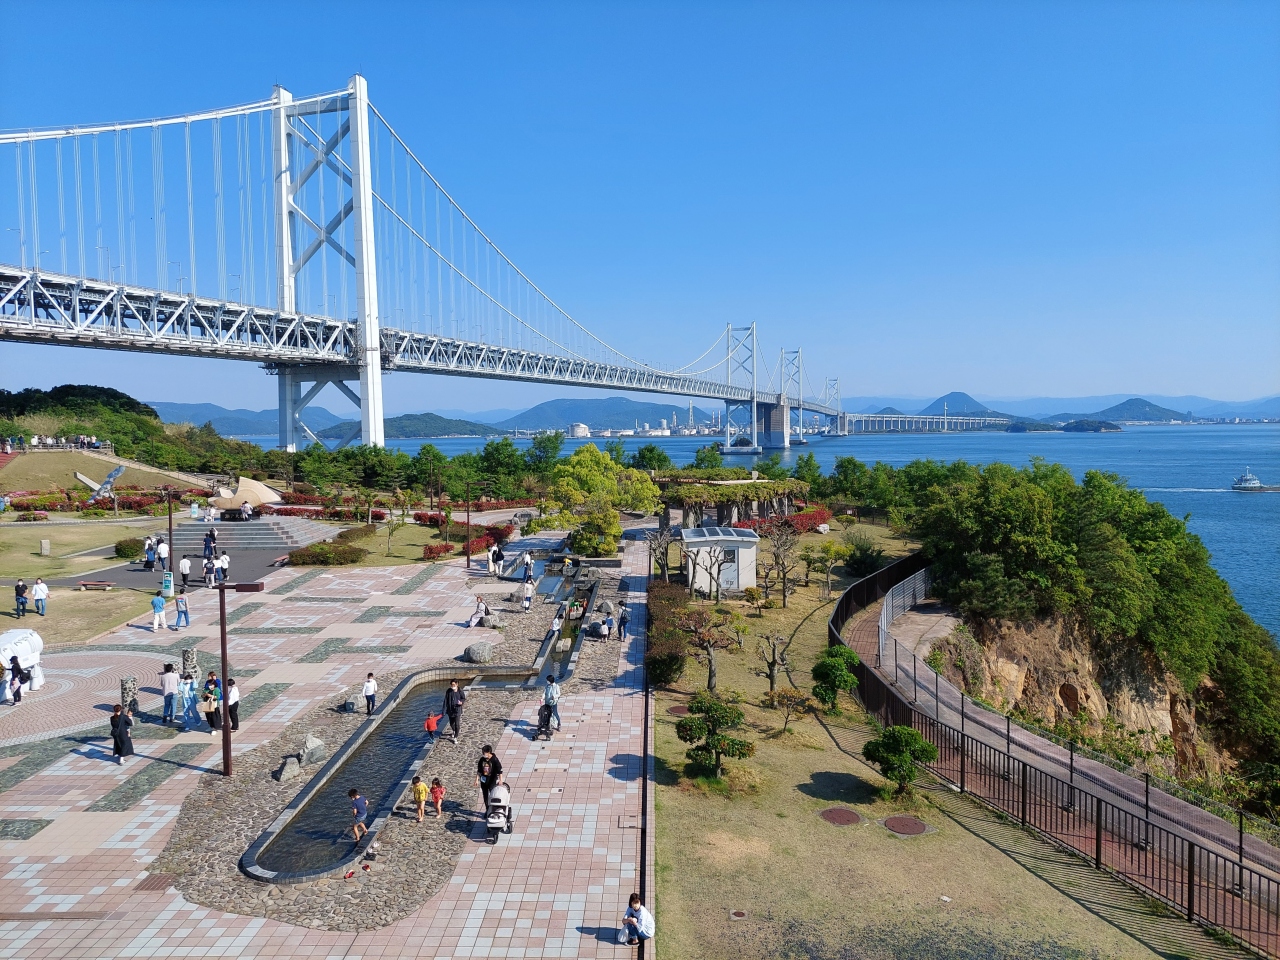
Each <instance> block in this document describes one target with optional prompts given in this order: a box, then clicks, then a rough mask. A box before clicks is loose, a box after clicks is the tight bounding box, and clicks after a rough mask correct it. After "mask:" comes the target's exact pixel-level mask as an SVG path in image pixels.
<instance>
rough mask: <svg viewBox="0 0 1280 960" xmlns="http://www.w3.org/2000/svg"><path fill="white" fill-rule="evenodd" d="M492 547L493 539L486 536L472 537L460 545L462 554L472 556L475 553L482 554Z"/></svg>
mask: <svg viewBox="0 0 1280 960" xmlns="http://www.w3.org/2000/svg"><path fill="white" fill-rule="evenodd" d="M492 546H493V538H492V537H490V536H489V535H488V534H486V535H485V536H483V537H472V538H471V539H470V540H468V541H467V542H466V543H464V544H463V545H462V552H463V553H470V554H471V555H473V556H474V555H475V554H477V553H484V552H485V551H487V550H488V549H489V548H490V547H492Z"/></svg>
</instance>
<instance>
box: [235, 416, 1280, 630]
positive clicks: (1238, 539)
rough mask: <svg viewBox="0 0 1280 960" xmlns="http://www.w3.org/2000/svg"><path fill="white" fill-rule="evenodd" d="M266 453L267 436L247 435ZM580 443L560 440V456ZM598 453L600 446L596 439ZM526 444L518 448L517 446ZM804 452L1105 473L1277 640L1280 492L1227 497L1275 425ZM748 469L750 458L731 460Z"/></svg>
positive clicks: (453, 441)
mask: <svg viewBox="0 0 1280 960" xmlns="http://www.w3.org/2000/svg"><path fill="white" fill-rule="evenodd" d="M243 439H246V440H252V441H254V442H255V443H260V444H262V445H263V446H274V444H275V442H276V438H274V437H245V438H243ZM426 442H429V443H434V444H435V445H436V446H437V447H439V448H440V450H442V451H443V452H444V453H447V454H449V455H450V456H452V455H454V454H457V453H463V452H466V451H469V450H478V449H480V448H481V447H482V446H484V441H483V440H482V439H477V438H469V437H462V438H449V439H440V440H430V441H423V440H391V441H388V446H391V447H394V448H396V449H401V450H405V451H407V452H409V453H417V451H418V448H419V447H420V446H421V445H422V444H423V443H426ZM587 442H592V441H585V440H566V441H565V448H566V451H568V450H572V449H575V448H576V447H578V446H580V445H581V444H583V443H587ZM594 442H595V443H596V444H597V445H602V444H603V443H605V442H606V441H603V440H597V441H594ZM707 442H708V441H707V440H706V439H705V438H696V437H671V438H656V439H652V440H650V439H647V438H646V439H641V438H624V443H625V444H626V446H627V449H628V450H635V449H636V448H637V447H639V446H641V445H642V444H644V443H658V444H659V445H660V446H662V447H664V448H665V449H666V450H667V451H668V453H669V454H670V455H671V458H672V459H673V460H675V461H676V462H677V463H686V462H688V461H690V460H692V459H693V453H694V451H695V450H696V449H697V448H698V447H700V446H703V445H704V444H705V443H707ZM528 443H529V441H527V440H517V441H516V444H517V445H518V446H521V447H524V446H527V445H528ZM806 451H808V452H812V453H814V454H815V455H816V456H817V458H818V462H819V464H821V465H822V468H823V470H824V471H825V470H829V469H830V468H831V466H832V464H833V463H834V462H835V458H836V457H841V456H855V457H857V458H858V459H860V460H865V461H867V462H869V463H870V462H875V461H876V460H883V461H884V462H885V463H889V464H892V465H894V466H901V465H902V464H904V463H908V462H910V461H911V460H915V459H917V458H920V457H932V458H933V459H935V460H956V459H963V460H968V461H970V462H972V463H984V464H985V463H994V462H997V461H1003V462H1005V463H1011V464H1014V465H1015V466H1021V465H1023V464H1025V463H1026V462H1027V461H1028V460H1029V459H1030V458H1031V457H1036V456H1039V457H1044V458H1045V459H1046V460H1049V461H1054V462H1058V463H1062V464H1063V465H1065V466H1066V467H1068V468H1069V469H1070V470H1071V471H1072V472H1073V473H1074V474H1076V476H1077V477H1081V476H1083V475H1084V472H1085V471H1086V470H1105V471H1108V472H1111V473H1117V474H1119V475H1120V476H1122V477H1125V478H1127V479H1128V481H1129V483H1130V485H1131V486H1134V487H1139V488H1141V489H1143V490H1145V491H1146V493H1147V495H1148V496H1149V497H1150V498H1151V499H1153V500H1159V501H1160V502H1161V503H1163V504H1164V505H1165V506H1166V507H1168V508H1169V510H1170V512H1172V513H1173V514H1175V515H1177V516H1184V515H1186V514H1190V515H1191V519H1190V527H1191V530H1192V531H1193V532H1195V533H1197V534H1199V535H1200V537H1201V539H1203V540H1204V542H1205V545H1206V546H1207V547H1208V548H1209V550H1210V551H1211V552H1212V553H1213V562H1214V565H1215V566H1216V567H1217V568H1218V571H1219V572H1220V573H1221V574H1222V576H1223V577H1225V578H1226V580H1227V582H1228V583H1230V584H1231V587H1232V589H1233V590H1234V591H1235V594H1236V597H1237V598H1238V599H1239V601H1240V603H1241V605H1243V606H1244V608H1245V609H1246V610H1247V611H1248V612H1249V613H1250V614H1251V615H1252V616H1253V617H1254V619H1256V620H1257V621H1258V622H1259V623H1261V624H1263V625H1264V626H1266V628H1267V629H1268V630H1270V631H1271V632H1272V633H1274V634H1276V635H1278V636H1280V589H1277V575H1280V493H1255V494H1246V493H1234V492H1233V491H1232V490H1231V481H1232V480H1233V479H1234V478H1235V477H1236V476H1238V475H1239V474H1241V473H1243V472H1244V469H1245V467H1251V468H1252V469H1253V472H1254V473H1255V474H1256V475H1257V476H1259V477H1261V478H1262V481H1263V483H1268V484H1275V485H1280V424H1236V425H1215V426H1170V427H1127V428H1125V430H1124V431H1123V432H1122V433H1105V434H1093V433H968V434H964V433H948V434H941V433H928V434H898V435H863V436H853V437H830V438H813V439H811V440H810V442H809V444H808V445H807V447H804V448H796V447H792V448H791V451H790V452H789V453H788V454H787V455H786V456H784V458H783V459H784V462H788V463H794V461H795V457H796V456H797V455H798V454H799V453H801V452H806ZM739 459H740V461H741V462H742V463H743V465H744V466H745V465H748V463H749V461H750V459H751V458H748V457H743V458H734V462H737V461H738V460H739Z"/></svg>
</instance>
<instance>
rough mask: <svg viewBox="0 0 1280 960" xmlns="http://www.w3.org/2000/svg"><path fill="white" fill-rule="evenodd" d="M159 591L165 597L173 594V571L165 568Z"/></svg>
mask: <svg viewBox="0 0 1280 960" xmlns="http://www.w3.org/2000/svg"><path fill="white" fill-rule="evenodd" d="M160 592H161V593H163V594H164V595H165V596H166V597H172V596H173V571H172V570H166V571H165V572H164V583H163V584H161V586H160Z"/></svg>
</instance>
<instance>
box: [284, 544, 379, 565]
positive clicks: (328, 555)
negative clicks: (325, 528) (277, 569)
mask: <svg viewBox="0 0 1280 960" xmlns="http://www.w3.org/2000/svg"><path fill="white" fill-rule="evenodd" d="M368 555H369V551H368V550H365V549H364V548H362V547H353V546H350V545H347V544H342V543H313V544H312V545H311V546H309V547H302V548H301V549H299V550H291V551H290V552H289V563H290V564H292V565H294V566H297V567H340V566H344V565H345V564H349V563H359V562H360V561H361V560H363V559H364V558H365V557H367V556H368Z"/></svg>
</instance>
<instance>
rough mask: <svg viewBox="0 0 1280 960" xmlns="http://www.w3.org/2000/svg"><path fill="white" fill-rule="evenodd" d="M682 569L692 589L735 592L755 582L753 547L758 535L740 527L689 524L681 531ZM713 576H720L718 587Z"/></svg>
mask: <svg viewBox="0 0 1280 960" xmlns="http://www.w3.org/2000/svg"><path fill="white" fill-rule="evenodd" d="M680 533H681V538H682V539H683V540H684V550H685V573H686V574H687V575H688V577H689V579H690V581H691V582H692V583H693V585H694V587H695V589H698V590H701V591H703V592H704V593H707V594H713V593H716V592H724V593H736V592H738V591H740V590H745V589H747V587H754V586H755V585H756V550H757V548H758V547H759V545H760V537H759V536H758V535H757V534H756V532H755V531H754V530H745V529H742V528H740V527H692V528H690V529H688V530H682V531H680ZM716 580H719V584H718V586H719V591H717V590H716V589H715V588H716V586H717V584H716V582H715V581H716Z"/></svg>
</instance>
